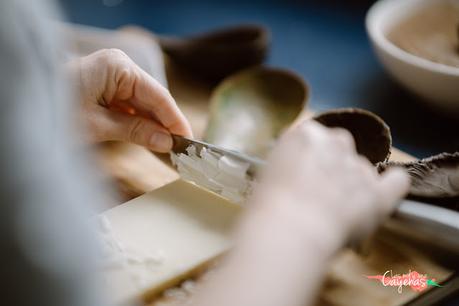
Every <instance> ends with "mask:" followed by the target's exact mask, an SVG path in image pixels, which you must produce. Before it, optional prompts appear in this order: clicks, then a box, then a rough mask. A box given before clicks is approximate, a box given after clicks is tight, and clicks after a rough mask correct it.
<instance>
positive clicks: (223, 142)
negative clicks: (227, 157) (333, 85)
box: [204, 67, 309, 158]
mask: <svg viewBox="0 0 459 306" xmlns="http://www.w3.org/2000/svg"><path fill="white" fill-rule="evenodd" d="M308 93H309V90H308V86H307V85H306V83H305V82H304V81H303V80H302V78H301V77H299V76H297V75H296V74H293V73H291V72H289V71H286V70H281V69H274V68H266V67H258V68H252V69H248V70H244V71H242V72H240V73H237V74H235V75H233V76H231V77H229V78H227V79H225V80H224V81H223V82H222V83H220V84H219V85H218V86H217V87H216V88H215V90H214V92H213V94H212V96H211V109H210V119H209V123H208V126H207V130H206V132H205V137H204V139H205V141H207V142H209V143H212V144H215V145H219V146H222V147H225V148H228V149H233V150H237V151H239V152H243V153H246V154H249V155H252V156H257V157H260V158H263V157H264V156H265V154H266V153H267V151H268V150H269V148H270V147H271V146H272V145H273V144H274V141H275V140H276V138H277V137H278V136H279V135H280V133H281V131H282V130H283V129H285V128H286V127H288V126H289V125H290V124H291V123H292V122H293V121H294V120H295V119H296V118H297V117H298V115H299V114H300V113H301V112H302V110H303V109H304V107H305V105H306V101H307V98H308Z"/></svg>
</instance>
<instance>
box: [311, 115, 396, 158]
mask: <svg viewBox="0 0 459 306" xmlns="http://www.w3.org/2000/svg"><path fill="white" fill-rule="evenodd" d="M313 119H314V120H316V121H318V122H320V123H321V124H323V125H325V126H327V127H332V128H333V127H337V128H338V127H339V128H343V129H346V130H348V131H349V132H350V133H351V134H352V136H353V137H354V141H355V146H356V150H357V152H358V153H359V154H361V155H363V156H365V157H366V158H367V159H368V160H369V161H371V162H372V163H373V164H376V163H378V162H383V161H386V160H387V159H388V158H389V156H390V149H391V144H392V137H391V134H390V129H389V126H388V125H387V124H386V123H385V122H384V121H383V120H382V119H381V118H380V117H378V116H377V115H376V114H374V113H372V112H369V111H366V110H363V109H359V108H341V109H334V110H330V111H327V112H323V113H321V114H319V115H317V116H316V117H314V118H313Z"/></svg>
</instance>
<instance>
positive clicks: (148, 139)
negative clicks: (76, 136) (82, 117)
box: [91, 107, 172, 153]
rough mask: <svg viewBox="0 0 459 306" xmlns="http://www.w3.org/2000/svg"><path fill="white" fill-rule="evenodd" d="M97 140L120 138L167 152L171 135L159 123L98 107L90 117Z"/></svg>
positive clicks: (170, 146)
mask: <svg viewBox="0 0 459 306" xmlns="http://www.w3.org/2000/svg"><path fill="white" fill-rule="evenodd" d="M91 124H92V125H93V129H94V130H97V131H98V135H97V137H98V140H99V141H104V140H121V141H127V142H132V143H135V144H138V145H141V146H144V147H147V148H149V149H151V150H153V151H155V152H161V153H165V152H169V151H170V150H171V148H172V137H171V135H170V133H169V131H168V130H167V129H165V128H164V127H163V126H162V125H161V124H159V123H157V122H155V121H153V120H149V119H145V118H142V117H137V116H131V115H127V114H123V113H119V112H114V111H110V110H108V109H105V108H103V107H99V108H98V109H97V110H96V111H95V112H94V114H93V116H92V119H91Z"/></svg>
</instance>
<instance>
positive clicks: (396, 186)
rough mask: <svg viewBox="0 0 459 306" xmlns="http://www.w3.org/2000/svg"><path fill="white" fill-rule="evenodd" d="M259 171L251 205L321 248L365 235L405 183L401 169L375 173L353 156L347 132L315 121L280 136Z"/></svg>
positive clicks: (394, 202)
mask: <svg viewBox="0 0 459 306" xmlns="http://www.w3.org/2000/svg"><path fill="white" fill-rule="evenodd" d="M265 170H266V171H265V172H264V173H263V175H262V178H261V183H260V185H259V186H258V188H257V189H256V190H255V198H258V199H257V200H256V203H254V205H255V207H254V210H266V211H271V212H272V220H271V223H276V222H284V223H282V226H287V227H290V228H291V227H294V228H295V231H296V232H297V233H300V234H301V233H303V234H304V235H307V236H308V239H307V240H308V241H310V239H309V238H310V237H309V236H310V235H311V234H312V235H313V236H315V237H317V239H320V240H321V241H320V243H328V245H327V247H330V246H333V247H339V246H341V245H342V244H343V243H345V242H346V240H348V239H349V238H351V239H360V238H363V237H364V236H366V235H368V234H370V233H371V232H372V231H373V230H374V229H375V228H376V226H377V225H378V224H379V223H380V222H381V221H382V220H383V218H384V217H386V216H387V215H388V214H389V213H390V212H391V211H392V210H393V208H394V207H395V205H397V203H398V200H399V199H400V198H401V197H402V196H403V195H404V194H405V193H406V192H407V190H408V187H409V179H408V175H406V173H405V172H404V171H402V170H401V169H392V171H390V172H387V173H384V174H383V175H382V176H381V175H379V174H378V173H377V172H376V170H375V168H374V167H373V166H372V165H371V164H370V162H369V161H367V160H366V159H365V158H364V157H362V156H359V155H357V153H356V150H355V144H354V141H353V138H352V136H351V134H350V133H348V132H347V131H345V130H342V129H328V128H325V127H323V126H321V125H320V124H318V123H316V122H307V123H304V124H301V125H300V126H298V127H297V128H296V129H293V130H292V131H290V132H288V133H287V134H286V135H284V137H282V139H281V140H280V141H279V143H278V145H277V146H276V148H275V149H274V150H273V152H272V153H271V155H270V158H269V163H268V166H267V167H266V169H265ZM276 220H277V221H276ZM322 246H323V245H322Z"/></svg>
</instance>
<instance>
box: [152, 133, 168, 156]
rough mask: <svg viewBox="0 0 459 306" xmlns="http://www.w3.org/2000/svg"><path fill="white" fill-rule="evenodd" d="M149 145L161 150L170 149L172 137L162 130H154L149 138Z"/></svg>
mask: <svg viewBox="0 0 459 306" xmlns="http://www.w3.org/2000/svg"><path fill="white" fill-rule="evenodd" d="M150 145H151V146H152V147H153V148H155V149H157V150H161V151H165V152H167V151H170V150H171V149H172V137H171V136H170V135H168V134H166V133H163V132H156V133H154V134H153V135H152V136H151V138H150Z"/></svg>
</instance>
